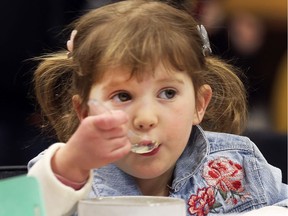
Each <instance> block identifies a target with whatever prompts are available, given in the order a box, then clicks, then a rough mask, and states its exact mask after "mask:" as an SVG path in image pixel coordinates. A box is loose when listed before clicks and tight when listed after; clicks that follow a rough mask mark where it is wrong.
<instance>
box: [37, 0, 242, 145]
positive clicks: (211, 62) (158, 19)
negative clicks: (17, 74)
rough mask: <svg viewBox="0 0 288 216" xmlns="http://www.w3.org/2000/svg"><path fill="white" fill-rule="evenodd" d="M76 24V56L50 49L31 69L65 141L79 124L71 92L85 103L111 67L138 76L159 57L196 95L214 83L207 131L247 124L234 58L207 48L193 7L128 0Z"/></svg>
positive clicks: (42, 102) (205, 124)
mask: <svg viewBox="0 0 288 216" xmlns="http://www.w3.org/2000/svg"><path fill="white" fill-rule="evenodd" d="M72 29H76V30H77V35H76V36H75V39H74V44H73V47H74V48H73V52H72V53H71V55H72V57H71V58H67V51H64V50H63V51H61V52H59V53H56V54H51V55H47V56H45V57H43V58H42V59H41V60H42V61H41V63H40V64H39V67H38V68H37V70H36V72H35V76H34V80H35V91H36V96H37V99H38V102H39V104H40V106H41V108H42V110H43V112H44V115H45V116H46V117H47V118H48V120H49V122H50V123H51V125H52V126H53V128H54V129H55V131H56V133H57V136H58V138H59V140H60V141H63V142H66V141H67V140H68V139H69V137H70V136H71V135H72V133H73V132H74V131H75V130H76V128H77V126H78V124H79V120H78V118H77V116H76V113H75V111H74V110H73V106H72V96H73V95H76V94H77V95H79V96H80V98H81V99H82V102H81V106H83V107H84V106H86V104H87V100H88V96H89V92H90V89H91V87H92V85H93V84H95V83H97V82H100V81H101V77H102V75H103V73H105V71H106V69H107V68H108V67H117V66H125V67H127V68H130V69H131V75H132V76H134V75H135V76H141V73H142V72H143V71H144V69H147V68H149V69H151V70H150V71H151V72H153V69H154V68H155V67H156V66H157V64H158V63H159V62H160V61H161V62H162V63H163V64H164V65H165V66H167V68H169V67H170V68H171V67H172V68H175V69H177V70H178V71H183V72H185V73H187V74H188V75H189V76H190V77H191V79H192V81H193V84H194V87H195V92H196V94H197V91H198V90H199V88H200V87H201V86H202V85H203V84H209V85H210V86H211V88H212V91H213V95H212V99H211V102H210V104H209V106H208V108H207V111H206V114H205V116H204V119H203V121H202V123H201V125H202V127H203V128H204V129H205V130H211V131H218V132H229V133H235V134H239V133H241V132H242V131H243V129H244V127H245V123H246V114H247V110H246V94H245V88H244V86H243V84H242V82H241V80H240V79H239V78H238V76H237V75H236V73H235V69H234V68H233V67H232V66H231V65H229V64H227V63H224V62H223V61H221V60H220V59H218V58H217V57H213V56H206V57H205V56H204V55H203V52H202V46H203V44H202V40H201V36H200V34H199V31H198V30H197V23H196V22H195V20H194V19H193V17H192V16H191V15H189V14H188V13H186V12H184V11H182V10H179V9H176V8H174V7H171V6H169V5H168V4H165V3H161V2H157V1H141V0H137V1H132V0H130V1H129V0H128V1H122V2H119V3H115V4H110V5H107V6H103V7H101V8H98V9H96V10H92V11H90V12H88V13H87V14H85V15H84V16H82V17H81V18H80V19H79V20H77V21H76V22H75V23H74V24H73V26H72ZM145 71H147V70H145ZM196 97H197V95H196Z"/></svg>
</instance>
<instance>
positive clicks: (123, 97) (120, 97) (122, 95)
mask: <svg viewBox="0 0 288 216" xmlns="http://www.w3.org/2000/svg"><path fill="white" fill-rule="evenodd" d="M112 99H113V100H114V101H116V102H125V101H129V100H131V99H132V97H131V95H130V94H129V93H127V92H119V93H117V94H114V96H113V97H112Z"/></svg>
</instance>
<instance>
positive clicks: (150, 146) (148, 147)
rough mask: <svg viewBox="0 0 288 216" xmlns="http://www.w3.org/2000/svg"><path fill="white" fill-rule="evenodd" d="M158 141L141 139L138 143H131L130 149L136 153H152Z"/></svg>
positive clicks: (156, 147)
mask: <svg viewBox="0 0 288 216" xmlns="http://www.w3.org/2000/svg"><path fill="white" fill-rule="evenodd" d="M159 144H160V143H158V142H156V141H154V140H153V141H151V140H143V141H141V142H139V143H135V144H132V148H131V151H132V152H134V153H137V154H141V155H143V154H149V153H153V152H154V150H156V149H158V147H159Z"/></svg>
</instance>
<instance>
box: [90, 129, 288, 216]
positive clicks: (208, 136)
mask: <svg viewBox="0 0 288 216" xmlns="http://www.w3.org/2000/svg"><path fill="white" fill-rule="evenodd" d="M93 174H94V181H93V184H92V191H91V193H90V197H91V198H93V197H99V196H121V195H141V192H140V190H139V188H138V187H137V185H136V184H135V182H134V180H133V177H131V176H129V175H127V174H126V173H124V172H122V171H121V170H120V169H118V168H117V167H116V166H115V165H113V164H110V165H107V166H105V167H102V168H100V169H97V170H94V173H93ZM169 188H170V195H169V196H170V197H177V198H182V199H184V200H185V202H186V205H187V216H188V215H207V214H209V215H213V214H223V213H231V214H232V213H239V212H246V211H250V210H253V209H258V208H261V207H264V206H270V205H275V204H276V205H282V206H286V207H287V201H288V186H287V185H286V184H283V183H282V176H281V171H280V170H279V169H278V168H275V167H273V166H271V165H269V164H268V163H267V161H266V160H265V158H264V157H263V155H262V154H261V153H260V151H259V150H258V148H257V147H256V146H255V144H254V143H252V142H251V140H250V139H248V138H247V137H243V136H238V135H231V134H224V133H215V132H204V131H203V130H202V129H201V128H200V127H194V129H193V132H192V133H191V137H190V139H189V143H188V145H187V147H186V149H185V150H184V152H183V153H182V155H181V157H180V158H179V159H178V161H177V164H176V167H175V170H174V178H173V182H172V185H171V186H169Z"/></svg>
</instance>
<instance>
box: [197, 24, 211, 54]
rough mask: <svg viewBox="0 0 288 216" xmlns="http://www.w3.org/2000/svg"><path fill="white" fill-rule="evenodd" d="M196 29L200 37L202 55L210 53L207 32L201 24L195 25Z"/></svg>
mask: <svg viewBox="0 0 288 216" xmlns="http://www.w3.org/2000/svg"><path fill="white" fill-rule="evenodd" d="M197 29H198V31H199V34H200V36H201V39H202V43H203V46H202V53H203V55H204V56H208V55H211V54H212V49H211V46H210V42H209V37H208V33H207V31H206V29H205V27H204V26H203V25H197Z"/></svg>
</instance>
